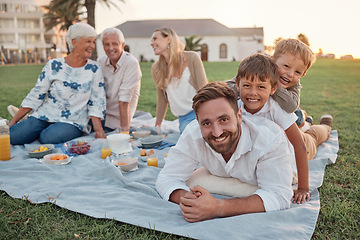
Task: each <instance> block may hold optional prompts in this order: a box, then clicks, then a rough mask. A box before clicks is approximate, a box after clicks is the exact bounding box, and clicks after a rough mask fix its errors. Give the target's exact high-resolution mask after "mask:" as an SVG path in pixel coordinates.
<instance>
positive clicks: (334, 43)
mask: <svg viewBox="0 0 360 240" xmlns="http://www.w3.org/2000/svg"><path fill="white" fill-rule="evenodd" d="M111 1H112V2H114V3H116V5H118V7H119V8H120V9H121V12H120V11H119V10H117V9H116V8H115V7H111V8H110V9H109V8H108V7H106V6H105V5H103V4H100V3H99V2H97V4H96V13H95V14H96V30H97V32H98V33H101V31H102V30H104V29H105V28H108V27H115V26H117V25H119V24H122V23H124V22H126V21H132V20H150V19H190V18H191V19H198V18H212V19H214V20H216V21H218V22H219V23H221V24H223V25H225V26H227V27H230V28H232V27H254V26H256V27H263V28H264V44H265V45H273V43H274V40H275V39H276V38H279V37H282V38H296V37H297V35H298V34H299V33H303V34H305V35H306V36H307V37H308V38H309V42H310V48H311V49H312V50H313V52H314V53H317V52H319V48H321V49H322V51H323V52H324V53H325V54H326V53H334V54H335V55H336V57H337V58H340V57H341V56H343V55H347V54H351V55H353V56H354V57H355V58H360V15H359V13H360V0H302V1H298V0H297V1H296V0H178V1H174V0H125V3H122V2H121V1H120V0H111ZM150 37H151V36H149V42H150ZM125 40H126V36H125Z"/></svg>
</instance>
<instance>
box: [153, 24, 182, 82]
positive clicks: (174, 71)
mask: <svg viewBox="0 0 360 240" xmlns="http://www.w3.org/2000/svg"><path fill="white" fill-rule="evenodd" d="M157 31H159V32H160V33H161V35H162V36H163V37H165V38H166V37H169V38H170V43H169V46H168V49H169V56H170V60H169V64H167V62H166V60H165V58H164V56H162V55H160V56H159V60H158V63H157V65H156V67H155V68H154V73H155V77H156V80H155V84H156V86H157V87H159V88H160V89H165V88H166V86H167V85H168V84H169V83H170V82H171V79H172V78H175V79H178V78H179V77H180V76H181V70H182V67H183V64H184V59H183V58H182V52H183V51H184V49H185V45H184V44H183V43H182V42H181V41H180V39H179V37H178V35H177V34H176V32H175V31H174V30H173V29H171V28H161V29H157V30H155V31H154V32H157Z"/></svg>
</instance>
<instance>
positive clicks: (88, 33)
mask: <svg viewBox="0 0 360 240" xmlns="http://www.w3.org/2000/svg"><path fill="white" fill-rule="evenodd" d="M96 35H97V34H96V31H95V29H94V28H93V27H92V26H90V25H89V24H86V23H81V22H79V23H75V24H73V25H71V26H70V27H69V29H68V31H67V33H66V42H67V44H68V45H69V50H70V52H72V50H73V49H74V45H73V44H72V42H71V40H73V39H75V40H78V39H79V38H88V37H96Z"/></svg>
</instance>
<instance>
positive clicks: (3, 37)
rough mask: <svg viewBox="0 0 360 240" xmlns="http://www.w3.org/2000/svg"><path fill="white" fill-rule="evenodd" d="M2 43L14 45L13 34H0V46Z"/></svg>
mask: <svg viewBox="0 0 360 240" xmlns="http://www.w3.org/2000/svg"><path fill="white" fill-rule="evenodd" d="M3 43H15V35H14V34H0V44H3Z"/></svg>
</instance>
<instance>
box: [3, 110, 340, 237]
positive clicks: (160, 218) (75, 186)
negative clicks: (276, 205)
mask: <svg viewBox="0 0 360 240" xmlns="http://www.w3.org/2000/svg"><path fill="white" fill-rule="evenodd" d="M141 118H142V119H136V120H135V121H134V122H133V125H137V127H144V126H143V125H144V124H143V123H145V124H148V123H153V122H154V121H155V120H154V119H153V117H152V116H151V115H148V114H146V116H145V115H141ZM177 124H178V122H177V121H173V122H171V121H170V122H169V121H167V122H165V123H164V126H166V127H165V130H164V131H168V132H171V133H172V134H175V135H176V131H177ZM149 126H154V125H149ZM170 136H171V134H169V137H170ZM172 136H174V135H172ZM81 139H85V140H87V141H90V142H91V143H92V146H91V150H90V152H89V153H87V154H86V155H81V156H77V157H73V158H72V160H71V162H70V163H69V164H67V165H54V164H43V163H41V162H40V161H39V160H38V159H35V158H29V156H28V154H27V152H26V151H25V147H24V146H11V156H12V158H11V160H10V161H4V162H3V161H0V189H1V190H3V191H5V192H7V193H8V194H9V195H10V196H12V197H14V198H26V199H28V200H30V201H32V202H33V203H44V202H53V203H54V204H56V205H58V206H60V207H62V208H66V209H69V210H72V211H75V212H79V213H82V214H86V215H88V216H92V217H95V218H109V219H115V220H118V221H121V222H125V223H129V224H133V225H137V226H141V227H144V228H149V229H155V230H158V231H162V232H166V233H171V234H176V235H180V236H185V237H191V238H196V239H261V238H266V239H288V238H289V236H291V238H294V239H310V238H311V236H312V234H313V232H314V229H315V225H316V221H317V218H318V214H319V210H320V198H319V192H318V189H317V188H318V187H320V186H321V184H322V182H323V176H324V171H325V167H326V165H328V164H333V163H335V161H336V158H337V152H338V148H339V145H338V135H337V131H335V130H333V131H332V132H331V136H330V139H329V140H328V141H326V142H325V143H323V144H322V145H321V146H319V147H318V153H317V155H316V156H315V158H314V160H311V161H309V169H310V193H311V201H309V202H306V203H304V204H301V205H297V204H292V205H291V208H290V209H288V210H284V211H276V212H268V213H255V214H247V215H241V216H234V217H228V218H217V219H212V220H208V221H203V222H199V223H188V222H187V221H186V220H185V219H184V218H183V216H182V214H181V211H180V208H179V206H178V205H177V204H174V203H171V202H168V201H165V200H163V199H162V198H161V197H160V196H159V194H158V193H157V191H156V189H155V181H156V178H157V175H158V173H159V171H160V169H161V168H162V167H163V166H164V163H165V155H164V154H163V153H166V152H168V150H169V147H165V148H163V149H156V152H157V153H158V156H159V166H158V167H149V166H147V164H146V162H143V161H142V160H140V159H139V161H138V167H137V169H136V170H134V171H130V172H122V171H121V170H120V169H119V168H118V167H116V166H114V165H113V164H112V163H111V158H107V159H106V160H104V159H101V158H100V143H99V141H98V140H95V138H94V137H93V136H92V135H90V136H84V137H82V138H81ZM170 140H171V141H169V142H172V143H174V142H176V137H175V138H174V137H173V139H171V137H170ZM165 141H166V138H165ZM32 144H36V142H34V143H32ZM55 150H56V152H61V149H60V148H56V149H55ZM139 153H140V149H139V148H138V147H137V145H136V141H135V142H134V144H133V151H132V152H131V153H129V154H128V155H127V156H126V157H138V156H139ZM112 157H113V156H112ZM120 157H125V156H123V155H122V156H120ZM215 197H219V198H222V197H224V196H220V195H215Z"/></svg>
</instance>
